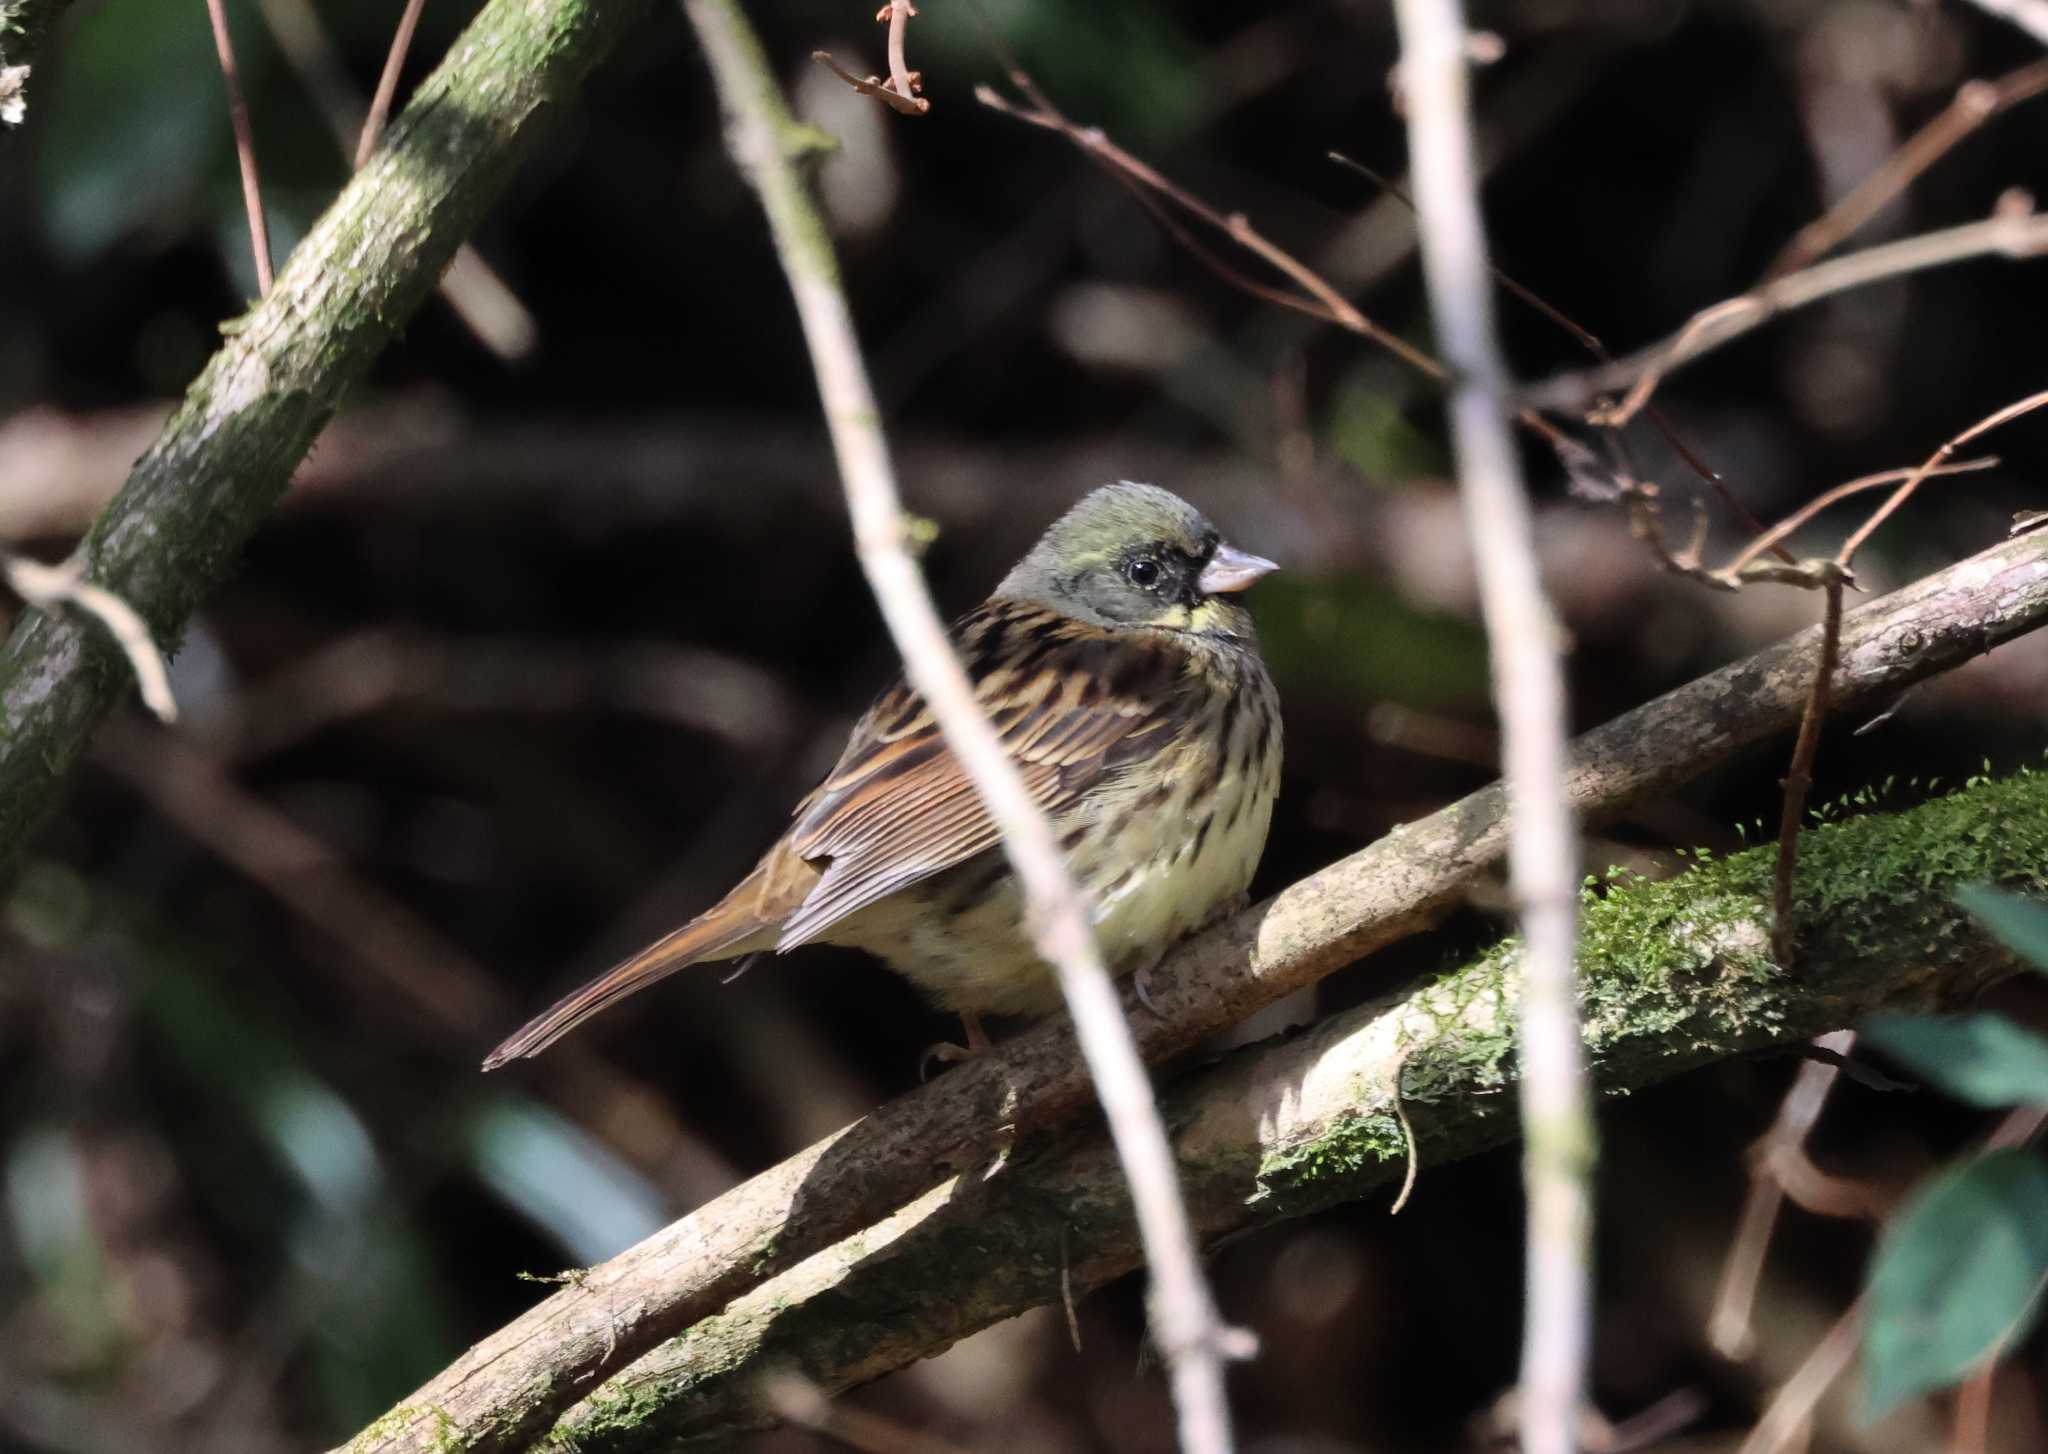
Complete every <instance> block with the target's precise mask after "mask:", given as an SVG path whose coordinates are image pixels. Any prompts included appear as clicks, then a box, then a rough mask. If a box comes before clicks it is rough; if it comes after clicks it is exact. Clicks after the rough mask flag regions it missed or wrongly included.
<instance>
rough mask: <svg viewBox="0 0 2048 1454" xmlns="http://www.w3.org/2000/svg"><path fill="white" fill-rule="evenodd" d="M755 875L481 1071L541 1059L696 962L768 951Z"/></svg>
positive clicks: (542, 1019) (560, 1008)
mask: <svg viewBox="0 0 2048 1454" xmlns="http://www.w3.org/2000/svg"><path fill="white" fill-rule="evenodd" d="M759 872H760V871H759V870H758V869H757V870H756V871H755V873H754V874H750V875H749V876H748V878H747V879H746V880H744V881H742V882H741V884H740V886H739V887H738V888H736V889H734V890H733V892H732V893H730V894H728V895H727V896H726V897H725V898H724V900H722V901H721V902H720V903H718V904H717V905H715V906H714V907H712V908H710V909H707V910H706V911H705V912H704V913H702V914H699V915H698V916H697V917H696V918H694V919H692V920H691V921H690V922H689V923H687V924H685V925H683V927H682V928H680V929H678V930H676V931H675V932H674V933H673V934H670V935H668V936H667V937H666V938H664V939H660V940H657V941H656V942H654V943H653V944H650V945H648V946H647V947H646V948H645V949H643V950H641V951H640V952H639V953H638V954H635V955H633V956H632V957H631V958H629V959H627V960H625V961H624V962H622V963H620V964H618V965H615V966H614V967H613V968H611V969H608V970H606V971H605V972H604V973H603V974H601V975H599V976H598V977H597V978H596V979H594V980H592V981H590V983H589V984H586V985H584V986H583V987H582V988H581V989H578V990H574V991H572V992H571V993H569V994H567V995H565V996H563V997H562V998H561V999H560V1000H558V1001H557V1002H556V1003H555V1005H554V1007H553V1008H552V1009H550V1010H548V1011H547V1012H546V1013H545V1014H542V1015H536V1016H535V1017H534V1018H533V1019H531V1020H529V1021H527V1022H526V1024H524V1025H522V1026H521V1027H520V1028H519V1030H518V1031H517V1033H515V1034H513V1035H512V1036H511V1037H510V1038H508V1039H507V1040H506V1041H505V1043H504V1044H502V1045H500V1046H499V1047H498V1048H497V1049H496V1050H493V1051H492V1052H491V1053H490V1054H489V1055H487V1056H485V1057H484V1069H485V1070H496V1069H497V1068H498V1067H499V1066H501V1065H503V1064H505V1063H506V1062H507V1061H510V1060H518V1059H520V1058H521V1057H523V1056H528V1055H538V1054H540V1052H541V1051H543V1050H545V1049H547V1048H548V1047H549V1046H550V1045H552V1044H554V1043H555V1042H556V1041H557V1040H559V1039H561V1038H562V1037H563V1036H564V1035H566V1034H568V1033H569V1032H570V1031H571V1030H573V1029H575V1028H576V1027H577V1026H578V1025H580V1024H582V1023H583V1022H584V1021H585V1020H587V1019H589V1018H590V1017H591V1016H592V1015H594V1014H596V1013H597V1012H598V1011H599V1010H602V1009H605V1008H606V1007H608V1006H610V1005H612V1004H615V1003H616V1002H618V1001H619V1000H623V999H624V998H625V997H626V996H627V995H630V994H634V993H637V992H638V991H640V990H643V989H646V988H647V986H649V985H651V984H653V983H654V982H655V981H657V980H661V979H666V978H668V976H670V975H672V974H674V973H675V972H676V971H677V970H679V969H684V968H687V967H688V966H690V965H692V964H696V963H698V962H699V961H700V960H705V959H722V958H725V957H727V956H728V955H732V954H740V953H744V952H746V951H747V950H748V949H753V948H762V947H767V946H772V944H773V942H774V931H773V925H772V924H771V923H769V922H765V921H764V920H763V919H762V917H761V915H760V913H759V911H758V910H757V908H756V907H755V904H754V902H753V900H754V897H755V896H754V895H753V894H751V893H748V892H746V890H747V889H748V888H749V886H750V885H751V884H752V881H753V879H754V878H755V877H756V876H758V874H759ZM757 938H758V939H761V941H762V942H761V943H760V944H749V943H748V941H749V940H751V939H757Z"/></svg>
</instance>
